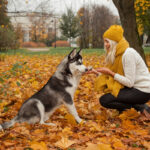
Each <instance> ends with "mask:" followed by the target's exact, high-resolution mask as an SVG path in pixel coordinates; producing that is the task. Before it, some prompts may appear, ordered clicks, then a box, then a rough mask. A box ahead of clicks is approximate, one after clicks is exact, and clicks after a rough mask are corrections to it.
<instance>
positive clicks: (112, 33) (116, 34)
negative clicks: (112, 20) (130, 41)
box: [103, 25, 124, 42]
mask: <svg viewBox="0 0 150 150" xmlns="http://www.w3.org/2000/svg"><path fill="white" fill-rule="evenodd" d="M123 32H124V30H123V28H122V27H121V26H120V25H112V26H110V27H109V29H108V30H106V31H105V33H104V34H103V38H108V39H110V40H113V41H116V42H119V41H120V40H121V39H122V38H123Z"/></svg>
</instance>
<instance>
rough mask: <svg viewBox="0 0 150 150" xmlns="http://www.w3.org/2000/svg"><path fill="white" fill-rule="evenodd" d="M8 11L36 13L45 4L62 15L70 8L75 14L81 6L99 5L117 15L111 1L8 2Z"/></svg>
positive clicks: (21, 0) (22, 0) (48, 0)
mask: <svg viewBox="0 0 150 150" xmlns="http://www.w3.org/2000/svg"><path fill="white" fill-rule="evenodd" d="M8 2H9V5H8V11H36V10H37V7H38V5H39V4H40V3H42V2H43V3H44V2H45V3H46V7H47V9H48V10H50V11H53V12H55V13H57V14H60V15H61V14H62V13H64V12H65V11H66V8H70V7H71V8H72V10H73V11H75V12H77V11H78V10H79V9H80V7H82V6H83V5H88V6H90V5H92V4H99V5H105V6H107V7H108V8H110V10H111V11H112V13H113V14H114V15H118V11H117V9H116V7H115V6H114V4H113V2H112V0H8Z"/></svg>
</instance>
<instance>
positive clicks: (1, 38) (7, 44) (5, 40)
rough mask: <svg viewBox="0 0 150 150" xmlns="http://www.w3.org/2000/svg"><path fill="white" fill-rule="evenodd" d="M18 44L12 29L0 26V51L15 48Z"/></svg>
mask: <svg viewBox="0 0 150 150" xmlns="http://www.w3.org/2000/svg"><path fill="white" fill-rule="evenodd" d="M18 46H19V45H18V42H17V40H16V36H15V33H14V31H13V30H12V29H10V28H3V27H1V26H0V51H5V50H8V49H16V48H18Z"/></svg>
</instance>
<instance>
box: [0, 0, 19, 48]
mask: <svg viewBox="0 0 150 150" xmlns="http://www.w3.org/2000/svg"><path fill="white" fill-rule="evenodd" d="M7 4H8V2H7V0H1V1H0V50H7V49H8V48H16V42H17V41H16V37H15V33H14V31H13V27H12V26H11V22H10V20H9V17H8V16H7Z"/></svg>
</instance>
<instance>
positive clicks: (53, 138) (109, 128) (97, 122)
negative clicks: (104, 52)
mask: <svg viewBox="0 0 150 150" xmlns="http://www.w3.org/2000/svg"><path fill="white" fill-rule="evenodd" d="M61 60H62V56H46V55H43V56H42V55H41V56H32V57H31V56H21V55H16V56H7V57H6V58H5V61H4V62H0V123H2V122H5V121H8V120H10V119H12V118H13V117H14V116H15V115H16V114H17V112H18V110H19V108H20V107H21V105H22V103H23V102H24V101H25V100H26V99H28V98H29V97H30V96H31V95H33V94H34V93H35V92H37V91H38V90H39V89H40V88H42V87H43V86H44V84H45V83H46V82H47V81H48V79H49V78H50V76H51V75H52V74H53V73H54V72H55V70H56V66H57V65H58V64H59V63H60V61H61ZM103 60H104V57H103V56H97V55H92V56H90V55H85V56H84V64H85V65H87V66H89V65H90V66H93V67H94V68H97V67H101V66H103ZM147 60H148V63H149V62H150V58H149V57H147ZM149 65H150V63H149ZM95 79H96V76H95V75H89V74H88V75H84V76H83V77H82V78H81V81H80V85H79V87H78V89H77V91H76V93H75V98H74V101H75V105H76V108H77V111H78V113H79V116H80V117H81V118H83V119H84V120H85V121H86V122H85V123H83V122H82V123H81V124H76V122H75V120H74V118H73V117H72V116H71V115H70V114H69V113H68V111H67V109H66V108H65V107H64V106H62V107H60V108H59V109H57V110H56V112H55V113H54V114H53V115H52V116H51V118H50V119H49V120H48V122H52V123H55V124H56V126H55V127H53V126H45V125H40V124H35V125H29V124H27V123H22V124H15V125H14V126H13V127H12V128H10V129H7V130H5V131H0V150H6V149H7V150H32V149H33V150H61V149H66V150H113V149H115V150H150V116H149V114H147V113H145V114H140V113H139V112H136V111H135V110H134V109H130V110H127V111H125V112H123V113H122V114H120V115H119V114H118V112H117V111H116V110H108V109H105V108H103V107H102V106H100V104H99V97H100V95H101V94H102V93H96V92H95V91H94V80H95Z"/></svg>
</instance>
